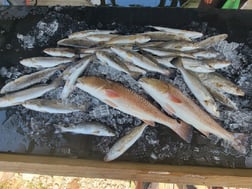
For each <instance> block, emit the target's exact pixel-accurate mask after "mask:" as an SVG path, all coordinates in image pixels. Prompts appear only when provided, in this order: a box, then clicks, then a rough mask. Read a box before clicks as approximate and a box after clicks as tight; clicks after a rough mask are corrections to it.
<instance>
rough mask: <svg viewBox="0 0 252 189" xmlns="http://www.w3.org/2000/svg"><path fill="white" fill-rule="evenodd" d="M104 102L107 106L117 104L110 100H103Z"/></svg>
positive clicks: (114, 106)
mask: <svg viewBox="0 0 252 189" xmlns="http://www.w3.org/2000/svg"><path fill="white" fill-rule="evenodd" d="M104 102H105V103H106V104H108V105H109V106H111V107H112V108H116V107H117V105H116V104H115V103H114V102H111V101H110V100H104Z"/></svg>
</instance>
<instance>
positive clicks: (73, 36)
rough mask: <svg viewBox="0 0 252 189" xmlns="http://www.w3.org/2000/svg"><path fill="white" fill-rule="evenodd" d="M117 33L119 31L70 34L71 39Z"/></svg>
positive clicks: (86, 31) (85, 31) (92, 31)
mask: <svg viewBox="0 0 252 189" xmlns="http://www.w3.org/2000/svg"><path fill="white" fill-rule="evenodd" d="M111 33H117V30H84V31H79V32H74V33H72V34H70V35H69V36H68V37H69V38H85V37H87V36H89V35H100V34H111Z"/></svg>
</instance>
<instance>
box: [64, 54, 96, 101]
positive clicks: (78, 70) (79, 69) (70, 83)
mask: <svg viewBox="0 0 252 189" xmlns="http://www.w3.org/2000/svg"><path fill="white" fill-rule="evenodd" d="M90 61H91V57H90V56H87V57H84V58H82V59H81V60H79V61H78V62H77V64H76V65H74V66H73V67H72V68H71V70H70V74H69V75H68V77H67V79H66V83H65V85H64V88H63V91H62V94H61V98H62V99H66V98H67V97H68V96H69V94H70V93H71V92H72V91H73V90H74V85H75V82H76V80H77V78H78V77H79V76H80V75H81V74H82V73H83V72H84V70H85V69H86V68H87V66H88V65H89V63H90Z"/></svg>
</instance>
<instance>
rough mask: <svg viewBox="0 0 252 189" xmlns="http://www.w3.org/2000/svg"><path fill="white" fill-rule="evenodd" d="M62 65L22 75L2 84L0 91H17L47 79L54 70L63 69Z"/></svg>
mask: <svg viewBox="0 0 252 189" xmlns="http://www.w3.org/2000/svg"><path fill="white" fill-rule="evenodd" d="M64 67H65V66H63V65H61V66H58V67H54V68H47V69H44V70H41V71H38V72H35V73H32V74H28V75H23V76H21V77H19V78H17V79H15V80H13V81H11V82H9V83H7V84H6V85H4V86H3V87H2V89H1V92H0V93H1V94H3V93H9V92H13V91H18V90H20V89H24V88H26V87H29V86H31V85H34V84H36V83H40V82H41V81H42V80H44V79H49V78H50V77H51V76H52V75H53V74H54V73H55V72H56V71H58V70H60V69H63V68H64Z"/></svg>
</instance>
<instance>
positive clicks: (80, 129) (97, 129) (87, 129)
mask: <svg viewBox="0 0 252 189" xmlns="http://www.w3.org/2000/svg"><path fill="white" fill-rule="evenodd" d="M54 126H55V128H56V131H55V133H68V132H69V133H73V134H84V135H95V136H115V132H114V131H113V130H112V129H110V128H109V127H107V126H106V125H104V124H101V123H98V122H82V123H79V124H76V125H75V124H70V125H69V126H68V127H63V126H60V125H54Z"/></svg>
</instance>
